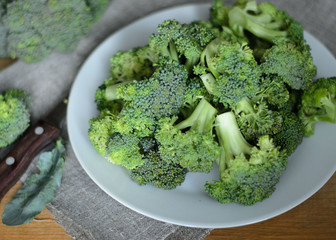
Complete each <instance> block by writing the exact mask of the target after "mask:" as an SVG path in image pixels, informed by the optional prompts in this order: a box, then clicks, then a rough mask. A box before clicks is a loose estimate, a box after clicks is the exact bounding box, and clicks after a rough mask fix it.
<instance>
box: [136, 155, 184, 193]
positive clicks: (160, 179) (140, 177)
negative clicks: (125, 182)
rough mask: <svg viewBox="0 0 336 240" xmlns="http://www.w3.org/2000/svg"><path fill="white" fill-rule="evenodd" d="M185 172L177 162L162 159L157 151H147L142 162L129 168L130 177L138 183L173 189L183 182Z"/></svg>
mask: <svg viewBox="0 0 336 240" xmlns="http://www.w3.org/2000/svg"><path fill="white" fill-rule="evenodd" d="M186 173H187V171H186V169H185V168H183V167H181V166H180V165H179V164H177V163H173V162H167V161H164V160H162V159H161V157H160V154H159V153H157V152H149V153H148V154H147V155H146V156H145V161H144V164H143V165H141V166H139V167H136V168H134V169H132V170H131V172H130V177H131V179H133V180H134V181H135V182H137V183H138V184H140V185H146V184H152V185H154V186H156V187H158V188H163V189H174V188H176V187H177V186H180V185H181V184H182V183H183V181H184V179H185V176H186Z"/></svg>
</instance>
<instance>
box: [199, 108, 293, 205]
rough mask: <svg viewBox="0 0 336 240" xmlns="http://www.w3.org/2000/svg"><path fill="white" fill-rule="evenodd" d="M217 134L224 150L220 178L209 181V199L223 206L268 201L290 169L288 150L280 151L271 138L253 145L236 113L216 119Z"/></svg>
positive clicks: (266, 137) (261, 139) (264, 136)
mask: <svg viewBox="0 0 336 240" xmlns="http://www.w3.org/2000/svg"><path fill="white" fill-rule="evenodd" d="M216 133H217V136H218V139H219V143H220V146H221V147H222V151H221V157H220V159H218V165H219V171H220V179H218V180H213V182H206V184H205V190H206V192H207V193H208V194H209V196H211V197H213V198H215V199H217V200H218V201H219V202H220V203H239V204H243V205H253V204H255V203H256V202H259V201H262V200H264V199H265V198H268V197H269V196H270V195H271V194H272V193H273V192H274V190H275V187H276V184H277V183H278V182H279V179H280V176H281V174H282V172H283V171H284V170H285V168H286V165H287V159H288V157H287V155H286V153H285V151H280V150H279V148H278V147H276V146H275V145H274V143H273V140H272V138H271V137H270V136H269V135H263V136H261V137H260V138H259V140H258V143H257V144H256V145H255V146H254V145H250V144H249V143H248V142H247V141H246V140H245V138H244V137H243V135H242V134H241V132H240V130H239V127H238V125H237V121H236V119H235V116H234V114H233V113H232V112H225V113H223V114H220V115H218V116H217V117H216Z"/></svg>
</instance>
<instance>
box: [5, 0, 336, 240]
mask: <svg viewBox="0 0 336 240" xmlns="http://www.w3.org/2000/svg"><path fill="white" fill-rule="evenodd" d="M195 2H199V3H204V1H200V0H199V1H187V0H183V1H179V0H170V1H159V0H141V1H137V0H114V1H111V3H110V5H109V7H108V9H107V11H106V13H105V14H104V16H103V18H102V19H101V21H100V22H99V23H97V24H96V25H95V26H94V27H93V28H92V31H91V32H90V34H89V36H87V37H86V38H84V39H83V40H82V41H81V42H80V44H79V46H78V48H77V49H76V50H75V51H74V52H73V53H71V54H57V53H54V54H52V55H51V56H50V57H49V58H48V59H46V60H44V61H43V62H40V63H36V64H26V63H24V62H21V61H18V62H16V63H14V64H13V65H11V66H10V67H8V68H7V69H5V70H3V71H2V72H0V91H3V90H5V89H8V88H23V89H25V90H27V91H28V92H30V93H31V95H32V97H33V99H34V104H33V106H34V107H33V110H32V111H33V112H32V118H33V121H36V120H37V119H39V118H41V117H43V116H44V115H45V114H47V112H48V111H49V110H50V109H52V108H53V106H54V105H56V104H57V102H59V101H60V100H61V99H62V98H64V97H65V96H66V92H67V91H68V90H69V89H70V87H71V84H72V83H73V80H74V78H75V76H76V73H77V71H78V69H79V67H80V66H81V64H82V63H83V62H84V61H85V59H86V57H87V56H88V55H89V54H90V52H91V51H92V50H93V49H94V48H95V47H96V46H97V45H99V43H100V42H102V41H103V40H104V39H105V38H106V37H108V36H109V35H110V34H111V33H113V32H114V31H115V30H117V29H120V28H121V27H123V26H125V25H127V24H128V23H130V22H132V21H134V20H136V19H139V18H140V17H142V16H145V15H146V14H148V13H151V12H154V11H156V10H160V9H163V8H166V7H170V6H175V5H179V4H182V3H195ZM232 2H233V1H232V0H230V1H225V4H232ZM272 2H274V4H276V5H277V6H278V7H279V8H281V9H284V10H286V11H288V12H289V13H290V14H291V15H292V16H293V17H294V18H295V19H296V20H297V21H299V22H300V23H302V25H303V26H304V28H305V30H307V31H308V32H310V33H311V34H313V35H314V36H315V37H316V38H317V39H319V40H320V41H321V42H322V43H323V44H324V45H325V46H326V47H327V48H329V49H330V50H331V52H332V53H333V54H334V55H336V43H335V39H336V28H335V26H336V14H335V12H336V1H334V0H318V1H306V0H297V1H290V0H277V1H275V0H272ZM67 149H68V152H67V158H66V164H65V168H64V172H63V181H62V185H61V187H60V189H59V191H58V193H57V196H56V198H55V199H54V201H53V202H52V203H51V204H49V205H48V206H47V208H48V209H49V211H51V213H52V214H53V215H54V216H55V218H56V220H57V221H58V222H59V223H60V224H61V225H62V226H63V227H64V228H65V229H66V230H67V232H68V233H69V234H70V235H71V236H72V237H73V238H75V239H97V240H104V239H114V240H119V239H120V240H121V239H128V240H129V239H134V240H135V239H136V240H141V239H150V240H155V239H158V240H168V239H174V240H175V239H192V240H198V239H203V238H204V237H205V236H206V235H207V234H208V233H209V232H210V231H211V229H200V228H190V227H183V226H177V225H173V224H169V223H165V222H160V221H157V220H154V219H151V218H149V217H146V216H143V215H141V214H139V213H136V212H134V211H133V210H130V209H128V208H126V207H124V206H123V205H121V204H120V203H119V202H117V201H115V200H114V199H113V198H111V197H110V196H108V195H107V194H106V193H105V192H104V191H103V190H101V189H100V188H99V187H98V186H97V185H96V184H95V183H94V182H93V181H92V180H91V179H90V178H89V177H88V175H87V174H86V173H85V171H84V170H83V169H82V168H81V166H80V165H79V162H78V160H77V159H76V156H75V155H74V153H73V151H72V148H71V145H70V144H68V145H67Z"/></svg>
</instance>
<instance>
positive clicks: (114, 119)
mask: <svg viewBox="0 0 336 240" xmlns="http://www.w3.org/2000/svg"><path fill="white" fill-rule="evenodd" d="M118 120H119V117H118V116H116V115H114V114H112V113H111V112H109V111H108V110H105V111H102V112H101V113H100V115H99V116H98V117H96V118H92V119H91V120H90V122H89V124H90V128H89V130H88V136H89V139H90V141H91V143H92V145H93V146H94V148H95V149H96V150H97V152H98V153H99V154H100V155H102V156H103V157H105V158H106V159H107V160H108V161H110V162H111V163H114V164H118V165H121V166H123V167H125V168H127V169H133V168H135V167H137V166H140V165H142V164H143V163H144V159H143V154H142V150H141V145H140V139H139V138H138V137H137V136H136V135H134V134H129V133H120V132H118V124H119V122H118Z"/></svg>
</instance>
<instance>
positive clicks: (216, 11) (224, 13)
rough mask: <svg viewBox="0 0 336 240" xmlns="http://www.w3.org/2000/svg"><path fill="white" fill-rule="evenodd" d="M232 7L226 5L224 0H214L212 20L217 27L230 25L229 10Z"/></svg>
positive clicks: (211, 9) (211, 12)
mask: <svg viewBox="0 0 336 240" xmlns="http://www.w3.org/2000/svg"><path fill="white" fill-rule="evenodd" d="M230 8H231V7H229V6H226V5H224V3H223V1H222V0H214V1H213V2H212V5H211V8H210V20H209V21H210V22H211V24H212V25H213V26H215V27H222V26H228V24H229V15H228V13H229V10H230Z"/></svg>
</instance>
